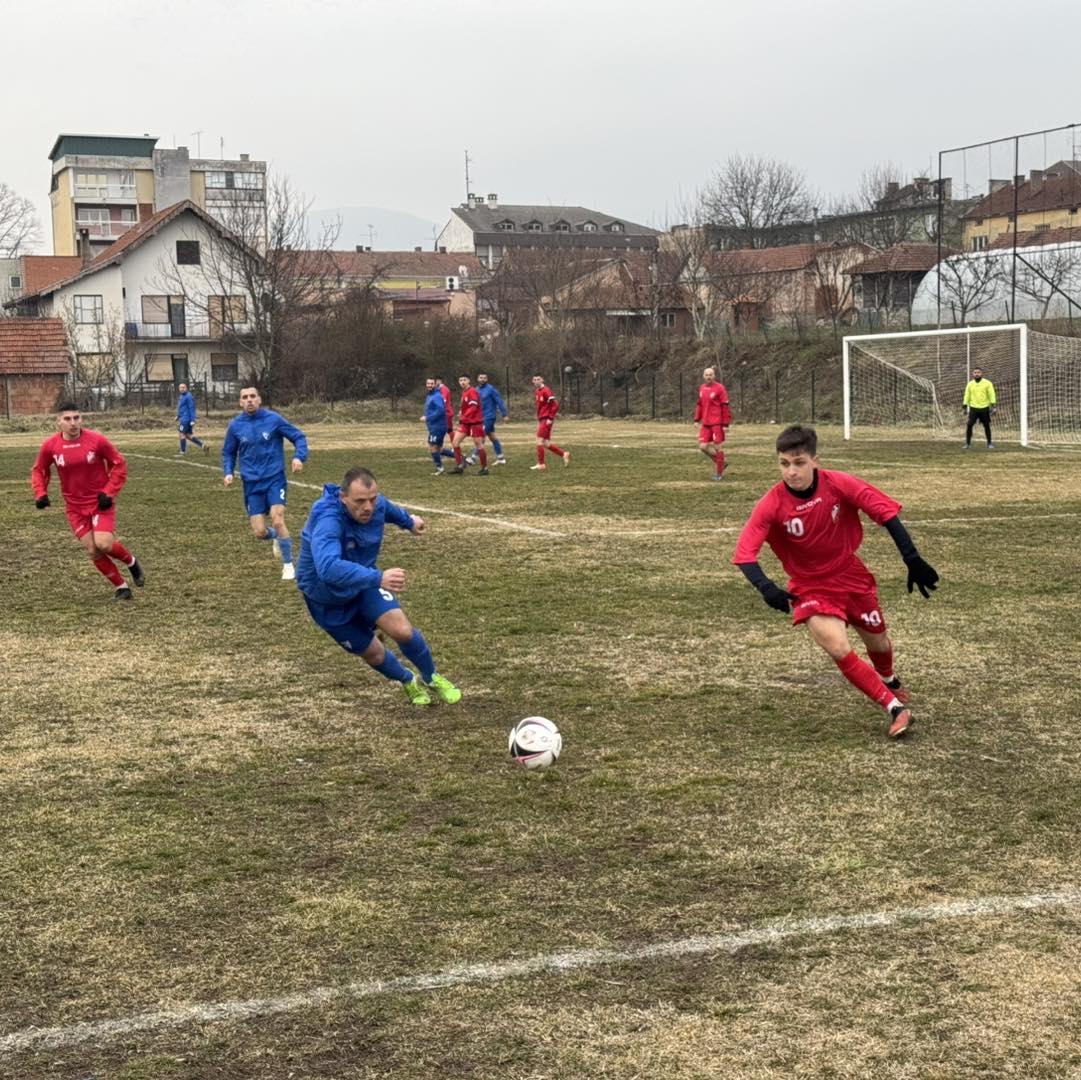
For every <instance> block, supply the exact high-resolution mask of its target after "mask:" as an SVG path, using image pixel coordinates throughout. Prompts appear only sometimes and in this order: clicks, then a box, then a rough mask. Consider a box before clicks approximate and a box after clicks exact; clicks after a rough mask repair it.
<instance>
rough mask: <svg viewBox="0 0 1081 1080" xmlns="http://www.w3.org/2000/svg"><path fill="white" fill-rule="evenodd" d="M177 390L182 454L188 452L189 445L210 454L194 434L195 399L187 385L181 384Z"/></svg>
mask: <svg viewBox="0 0 1081 1080" xmlns="http://www.w3.org/2000/svg"><path fill="white" fill-rule="evenodd" d="M177 389H178V390H179V391H180V397H178V398H177V399H176V430H177V431H179V432H180V453H181V454H186V453H187V452H188V443H189V442H190V443H194V444H195V445H196V446H198V447H201V448H202V451H203V453H204V454H207V453H209V452H210V447H209V446H207V444H206V443H205V442H203V440H202V439H197V438H196V437H195V436H194V435H193V434H192V432H193V431H194V430H195V398H193V397H192V396H191V392H190V391H189V390H188V384H187V383H181V384H180V385H179V386H178V387H177Z"/></svg>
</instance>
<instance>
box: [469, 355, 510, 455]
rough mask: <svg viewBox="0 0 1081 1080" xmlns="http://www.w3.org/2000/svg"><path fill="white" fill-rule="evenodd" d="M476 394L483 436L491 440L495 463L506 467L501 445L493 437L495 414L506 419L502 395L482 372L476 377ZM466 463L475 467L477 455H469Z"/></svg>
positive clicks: (505, 407) (505, 408)
mask: <svg viewBox="0 0 1081 1080" xmlns="http://www.w3.org/2000/svg"><path fill="white" fill-rule="evenodd" d="M477 393H478V394H479V395H480V407H481V410H482V411H483V412H484V434H485V435H486V436H487V437H488V438H489V439H490V440H491V442H492V449H493V450H494V451H495V463H496V464H497V465H506V464H507V459H506V458H505V457H504V456H503V444H502V443H501V442H500V441H499V440H498V439H497V438H496V437H495V424H496V419H497V414H502V416H503V419H504V420H506V419H508V414H507V406H506V404H505V402H504V401H503V395H502V394H501V393H500V392H499V391H498V390H497V389H496V388H495V387H494V386H493V385H492V384H491V383H490V382H489V381H488V376H487V375H485V374H484V372H483V371H482V372H481V373H480V374H479V375H478V376H477ZM466 461H468V462H469V464H470V465H476V463H477V455H476V454H475V453H473V454H470V455H469V457H468V458H466Z"/></svg>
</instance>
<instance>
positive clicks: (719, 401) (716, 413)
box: [694, 382, 732, 427]
mask: <svg viewBox="0 0 1081 1080" xmlns="http://www.w3.org/2000/svg"><path fill="white" fill-rule="evenodd" d="M694 419H695V422H696V423H699V424H704V425H706V426H707V427H713V426H715V425H717V424H721V425H727V424H731V423H732V410H731V409H729V407H728V391H727V390H726V389H725V388H724V385H723V384H722V383H719V382H711V383H702V385H701V386H700V387H699V388H698V404H697V405H696V406H695V407H694Z"/></svg>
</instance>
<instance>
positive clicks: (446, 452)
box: [440, 446, 454, 458]
mask: <svg viewBox="0 0 1081 1080" xmlns="http://www.w3.org/2000/svg"><path fill="white" fill-rule="evenodd" d="M440 453H441V454H442V455H443V457H449V458H452V457H454V451H453V450H448V449H447V448H446V447H445V446H444V447H443V449H442V450H441V451H440Z"/></svg>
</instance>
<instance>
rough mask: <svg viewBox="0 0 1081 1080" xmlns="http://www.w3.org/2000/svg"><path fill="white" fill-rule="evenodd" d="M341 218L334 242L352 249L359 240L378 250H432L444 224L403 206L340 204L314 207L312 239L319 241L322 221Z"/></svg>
mask: <svg viewBox="0 0 1081 1080" xmlns="http://www.w3.org/2000/svg"><path fill="white" fill-rule="evenodd" d="M448 216H449V215H448ZM339 218H340V219H341V225H342V227H341V232H340V233H339V234H338V239H337V240H336V241H335V242H334V247H335V249H336V250H338V251H352V250H353V249H354V248H355V247H356V246H357V245H358V244H359V245H362V246H364V247H371V248H372V249H373V250H375V251H412V250H413V248H415V247H419V248H421V249H422V250H424V251H431V250H433V248H434V246H435V236H436V234H437V233H438V232H439V230H440V229H441V228H442V227H443V225H442V224H440V225H438V226H437V225H436V223H435V222H434V221H425V220H424V218H419V217H416V216H415V215H413V214H405V213H402V211H400V210H387V209H385V208H383V207H380V206H339V207H336V208H332V209H329V210H313V211H312V212H311V213H310V214H309V215H308V222H309V234H310V236H311V237H312V242H313V243H315V242H318V239H319V237H320V236H321V235H322V229H323V222H327V223H330V222H333V221H335V220H337V219H339ZM433 229H434V230H435V232H434V233H433V231H432V230H433ZM369 230H370V231H369Z"/></svg>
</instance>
